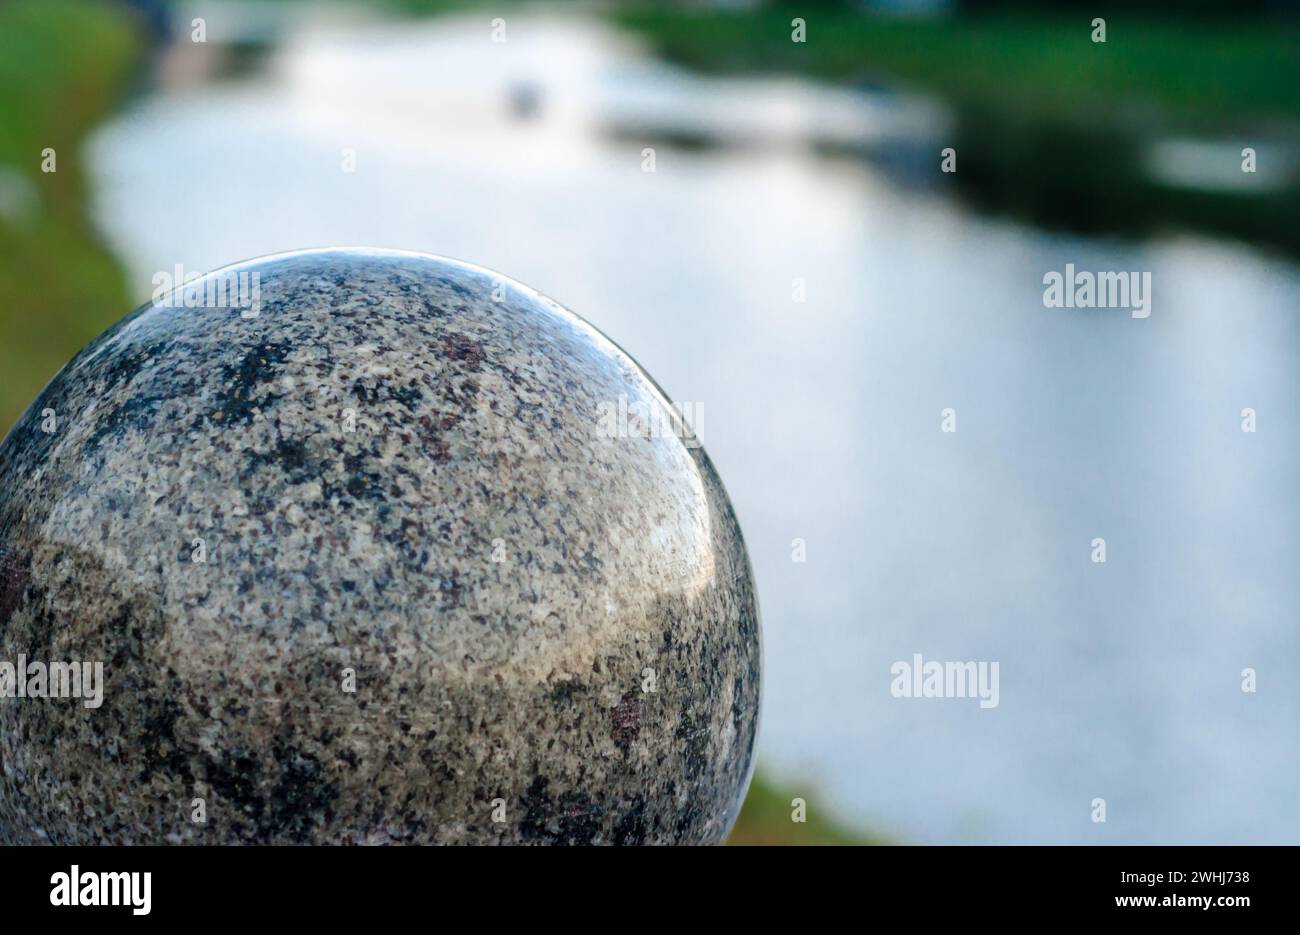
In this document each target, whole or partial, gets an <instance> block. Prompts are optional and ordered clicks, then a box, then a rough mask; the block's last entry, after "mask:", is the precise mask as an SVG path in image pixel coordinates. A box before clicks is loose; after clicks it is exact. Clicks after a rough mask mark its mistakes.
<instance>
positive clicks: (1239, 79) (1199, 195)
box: [610, 5, 1300, 258]
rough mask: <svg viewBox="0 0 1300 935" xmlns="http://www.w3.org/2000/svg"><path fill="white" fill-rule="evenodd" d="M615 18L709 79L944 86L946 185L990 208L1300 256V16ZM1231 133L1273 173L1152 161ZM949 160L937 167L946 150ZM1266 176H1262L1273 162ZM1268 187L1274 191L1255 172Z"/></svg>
mask: <svg viewBox="0 0 1300 935" xmlns="http://www.w3.org/2000/svg"><path fill="white" fill-rule="evenodd" d="M798 13H799V11H797V10H795V9H794V8H793V7H790V6H786V7H783V8H776V9H773V8H766V7H765V8H759V9H755V10H706V9H682V8H673V7H669V8H661V7H652V6H648V5H645V6H642V5H637V6H633V7H629V8H620V9H617V10H615V11H612V12H611V14H610V15H611V16H612V17H613V18H614V20H615V21H616V22H617V23H618V24H620V25H621V26H623V27H624V28H626V29H628V30H629V31H631V32H634V33H636V34H638V35H640V36H641V37H642V38H643V39H644V40H645V41H646V42H647V44H648V45H649V46H650V47H651V48H652V49H653V50H654V51H655V52H656V53H657V54H659V55H661V56H663V57H665V58H667V59H669V60H672V61H675V62H678V63H679V64H683V65H685V66H688V67H691V68H694V69H697V70H700V71H706V72H725V73H737V72H740V73H755V74H759V73H761V74H771V73H782V72H784V73H793V74H801V75H807V76H810V77H814V78H818V79H823V80H827V81H832V82H836V83H842V84H851V85H857V84H862V85H881V86H884V87H888V88H893V89H900V90H913V91H917V92H921V93H924V94H927V95H931V96H934V97H936V98H938V99H940V100H942V101H943V102H944V103H945V104H947V105H948V108H949V110H950V112H951V113H952V116H953V126H952V128H951V129H950V131H949V132H948V134H947V135H946V136H945V137H944V139H943V140H942V141H936V142H935V147H936V149H937V147H938V146H939V145H945V146H952V147H953V148H954V149H955V150H956V151H957V153H958V154H959V158H958V171H957V172H956V173H955V174H953V175H951V176H948V177H946V178H943V179H942V180H941V181H942V182H943V183H944V184H946V185H948V186H951V188H952V191H953V192H954V194H956V195H957V196H958V197H960V198H961V199H963V200H964V201H966V202H967V203H969V204H971V205H973V206H976V207H978V208H979V209H980V210H983V211H987V212H989V213H993V214H1005V215H1008V216H1010V217H1013V218H1016V219H1018V220H1021V221H1025V222H1028V223H1031V224H1035V225H1039V226H1042V227H1045V228H1049V229H1061V230H1069V231H1074V232H1078V233H1083V234H1093V235H1103V236H1110V235H1116V234H1118V235H1121V236H1128V237H1136V238H1143V237H1149V236H1152V235H1154V234H1157V233H1160V232H1163V231H1166V230H1192V231H1204V232H1208V233H1211V234H1214V235H1217V236H1223V237H1230V238H1236V239H1239V240H1242V241H1244V242H1247V243H1251V244H1254V245H1257V246H1266V247H1271V248H1274V249H1278V250H1280V251H1282V252H1284V253H1286V254H1288V255H1290V256H1291V257H1293V258H1297V257H1300V226H1297V225H1296V223H1295V221H1294V219H1295V217H1296V215H1297V213H1298V212H1300V177H1297V172H1296V166H1297V164H1298V163H1300V156H1297V153H1300V95H1297V94H1296V93H1295V90H1294V89H1295V88H1296V87H1298V86H1300V24H1297V22H1296V20H1295V19H1293V18H1292V19H1280V20H1270V19H1267V18H1263V17H1250V16H1242V17H1220V18H1203V17H1202V18H1198V17H1177V16H1172V15H1171V16H1167V17H1163V18H1160V19H1156V18H1153V17H1152V16H1151V15H1150V14H1149V13H1148V14H1146V15H1143V16H1137V15H1135V16H1131V17H1130V16H1126V15H1112V16H1109V17H1108V19H1107V36H1106V42H1105V43H1094V42H1093V41H1092V38H1091V25H1090V24H1091V15H1089V16H1083V15H1079V16H1074V17H1071V18H1068V19H1066V18H1063V17H1061V16H1060V15H1059V14H1041V13H1036V12H1033V11H1029V10H1022V11H1020V12H1019V13H1018V14H1016V15H1007V14H1002V15H998V16H974V15H966V16H954V17H950V18H936V19H897V18H889V17H880V16H870V15H865V14H863V13H861V12H855V11H852V10H847V9H835V8H812V9H809V10H808V11H805V12H803V13H802V14H799V15H802V16H803V17H804V19H805V20H806V27H807V33H806V39H807V41H806V42H803V43H797V42H792V41H791V25H790V24H791V20H792V18H793V17H794V16H795V15H796V14H798ZM1183 137H1190V138H1193V139H1204V140H1208V141H1211V142H1216V143H1219V144H1221V146H1220V152H1221V154H1222V155H1221V158H1222V159H1223V160H1225V161H1224V162H1223V165H1222V167H1220V168H1221V169H1222V171H1223V172H1225V173H1227V174H1229V175H1231V174H1232V172H1233V170H1234V169H1236V168H1237V160H1239V158H1240V156H1239V155H1237V154H1238V153H1239V152H1240V150H1241V148H1243V147H1247V146H1249V147H1259V148H1260V149H1261V151H1263V150H1266V149H1267V150H1270V151H1271V152H1273V153H1275V154H1276V156H1277V158H1276V159H1274V160H1272V161H1271V162H1269V163H1268V164H1266V165H1265V166H1264V167H1263V168H1264V169H1266V170H1270V172H1271V174H1272V179H1273V180H1272V181H1271V182H1266V181H1264V179H1265V176H1264V175H1259V176H1253V175H1252V176H1248V177H1244V178H1243V181H1242V184H1240V185H1232V186H1226V187H1222V188H1214V187H1213V186H1210V187H1198V186H1197V185H1196V184H1186V183H1181V182H1178V181H1172V182H1171V181H1170V180H1169V179H1168V178H1163V179H1162V178H1160V177H1157V176H1156V175H1153V173H1152V171H1151V159H1150V153H1151V152H1152V150H1151V146H1152V144H1153V142H1155V141H1158V140H1162V139H1170V138H1173V139H1177V138H1183ZM934 165H935V166H936V167H937V165H938V162H937V155H936V157H935V163H934ZM1261 171H1263V170H1261ZM1257 180H1258V184H1256V181H1257Z"/></svg>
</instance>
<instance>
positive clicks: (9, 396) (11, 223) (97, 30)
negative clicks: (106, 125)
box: [0, 0, 138, 433]
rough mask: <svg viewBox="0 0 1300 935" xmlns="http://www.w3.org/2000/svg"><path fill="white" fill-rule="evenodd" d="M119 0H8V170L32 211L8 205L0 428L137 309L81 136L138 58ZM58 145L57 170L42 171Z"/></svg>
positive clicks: (4, 132) (3, 221)
mask: <svg viewBox="0 0 1300 935" xmlns="http://www.w3.org/2000/svg"><path fill="white" fill-rule="evenodd" d="M137 54H138V41H137V37H136V34H135V32H134V29H133V24H132V22H131V20H130V19H129V17H128V16H126V15H125V14H124V13H123V12H122V11H121V9H120V8H119V7H110V6H108V5H106V4H98V3H90V2H74V0H20V2H16V3H8V4H2V5H0V171H4V172H7V173H8V174H10V175H12V174H13V173H14V172H17V173H18V174H19V175H20V176H21V177H22V178H24V179H26V180H27V182H28V183H30V185H31V186H32V187H33V188H34V191H35V195H36V198H35V202H34V205H35V210H34V211H32V212H31V213H30V214H29V215H26V216H23V217H20V218H13V217H10V218H6V217H4V216H0V433H3V432H5V431H7V430H8V428H9V427H10V426H11V425H12V424H13V423H14V421H15V420H16V419H17V417H18V416H19V414H20V413H21V412H22V410H23V408H25V407H26V405H27V404H28V403H29V402H30V401H31V399H32V398H33V397H34V396H35V395H36V393H37V392H38V391H39V390H40V389H41V387H42V386H43V385H44V384H45V383H46V381H48V380H49V378H50V377H51V376H53V375H54V373H55V372H56V371H57V370H58V369H59V367H61V366H62V365H63V364H64V363H65V362H66V361H67V359H68V358H69V357H70V356H71V355H72V354H73V353H75V352H76V350H77V349H78V348H80V347H81V346H82V345H83V344H85V343H86V342H87V341H88V340H89V339H90V338H92V337H94V336H95V335H96V334H98V333H99V332H100V331H102V330H103V329H104V328H105V327H106V326H108V325H109V324H111V323H112V322H113V321H116V320H117V319H118V318H120V317H121V316H122V315H124V314H125V313H126V312H128V311H130V306H131V302H130V300H129V298H128V296H127V295H126V289H125V281H124V278H123V274H122V271H121V269H120V267H119V266H118V264H117V262H116V260H115V259H114V258H113V257H112V256H111V255H110V254H109V253H108V251H107V250H105V249H104V247H103V245H102V244H101V243H100V242H99V240H98V239H97V237H96V236H95V234H94V232H93V231H92V230H91V229H90V226H89V224H88V222H87V219H86V212H85V198H86V183H85V173H84V171H83V165H82V161H81V160H82V154H81V152H80V144H81V142H82V140H83V138H84V137H85V135H86V132H87V131H88V130H89V128H90V127H91V126H93V125H94V124H95V122H96V121H98V120H99V119H101V118H102V117H103V116H104V115H105V114H106V113H107V112H108V111H109V110H110V109H111V108H112V106H113V105H114V104H115V103H116V102H117V101H118V100H119V98H120V97H121V95H122V93H123V91H124V90H125V88H126V85H127V82H128V80H129V77H130V73H131V70H132V67H133V66H134V64H135V62H136V61H137ZM46 147H52V148H53V149H54V150H55V152H56V154H57V155H56V159H57V171H56V172H52V173H44V172H42V171H41V159H42V157H41V152H42V150H44V149H45V148H46Z"/></svg>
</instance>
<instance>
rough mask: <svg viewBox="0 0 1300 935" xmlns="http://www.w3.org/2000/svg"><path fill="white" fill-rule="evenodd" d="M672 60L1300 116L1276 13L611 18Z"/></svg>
mask: <svg viewBox="0 0 1300 935" xmlns="http://www.w3.org/2000/svg"><path fill="white" fill-rule="evenodd" d="M611 15H612V16H613V17H614V18H615V21H616V22H618V23H619V24H621V25H623V26H624V27H626V28H628V29H631V30H633V31H635V32H637V33H640V34H641V35H642V36H644V37H645V38H646V39H647V40H649V42H650V44H651V45H652V47H653V48H654V49H655V50H656V51H657V52H658V53H659V54H661V55H663V56H665V57H667V58H670V59H672V60H675V61H678V62H681V63H684V64H686V65H689V66H691V67H694V68H697V69H700V70H705V71H716V72H734V71H787V72H794V73H799V74H807V75H813V76H818V77H821V78H825V79H830V80H850V81H853V80H871V79H887V80H890V81H892V82H895V83H901V84H903V85H910V86H914V87H917V88H922V89H925V90H928V91H931V92H934V93H938V94H942V95H943V96H945V97H947V98H948V99H950V100H953V101H956V102H958V103H966V104H972V105H979V106H995V107H997V108H998V109H999V110H1002V111H1004V112H1019V113H1022V114H1024V115H1038V116H1044V117H1053V118H1060V117H1061V116H1062V115H1065V114H1074V115H1077V116H1079V117H1080V118H1081V119H1087V117H1088V116H1089V115H1098V116H1103V115H1109V116H1114V115H1118V114H1123V113H1125V112H1133V113H1144V112H1145V111H1146V110H1147V109H1148V108H1151V107H1156V108H1159V109H1160V110H1161V111H1163V112H1165V113H1168V114H1170V115H1172V116H1175V117H1178V118H1182V119H1186V120H1189V121H1193V122H1195V121H1201V120H1213V121H1216V122H1217V121H1219V119H1220V118H1221V116H1222V115H1225V114H1229V115H1232V116H1233V117H1234V118H1241V119H1248V118H1260V117H1263V118H1279V119H1285V120H1290V121H1295V120H1297V119H1300V95H1297V94H1296V92H1295V89H1296V88H1297V87H1300V29H1297V28H1296V27H1295V26H1294V25H1290V24H1287V25H1280V24H1277V23H1272V22H1269V21H1265V20H1223V21H1215V20H1195V19H1194V20H1179V19H1174V18H1169V19H1165V20H1160V21H1157V20H1153V19H1126V18H1124V17H1123V16H1119V15H1113V16H1110V17H1109V18H1108V20H1107V36H1106V38H1107V41H1106V42H1105V43H1104V44H1101V43H1093V42H1092V40H1091V29H1090V25H1089V24H1090V22H1091V16H1085V15H1083V14H1080V15H1078V16H1075V17H1071V18H1069V19H1065V18H1062V17H1061V16H1059V15H1022V16H1015V17H1012V16H988V17H956V18H950V19H933V20H930V19H922V20H914V19H894V18H882V17H874V16H864V15H860V14H857V13H854V12H851V11H842V10H827V9H810V10H808V11H807V12H805V13H802V14H798V15H802V16H803V17H804V19H805V20H806V21H807V41H806V42H805V43H802V44H801V43H795V42H792V41H791V40H790V32H791V27H790V20H791V18H792V17H793V16H794V15H796V12H795V11H794V10H792V9H791V8H785V9H768V8H764V9H760V10H757V11H717V10H715V11H709V10H682V9H673V8H662V7H652V6H648V5H647V6H635V7H630V8H626V9H619V10H617V11H615V12H613V13H612V14H611Z"/></svg>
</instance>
